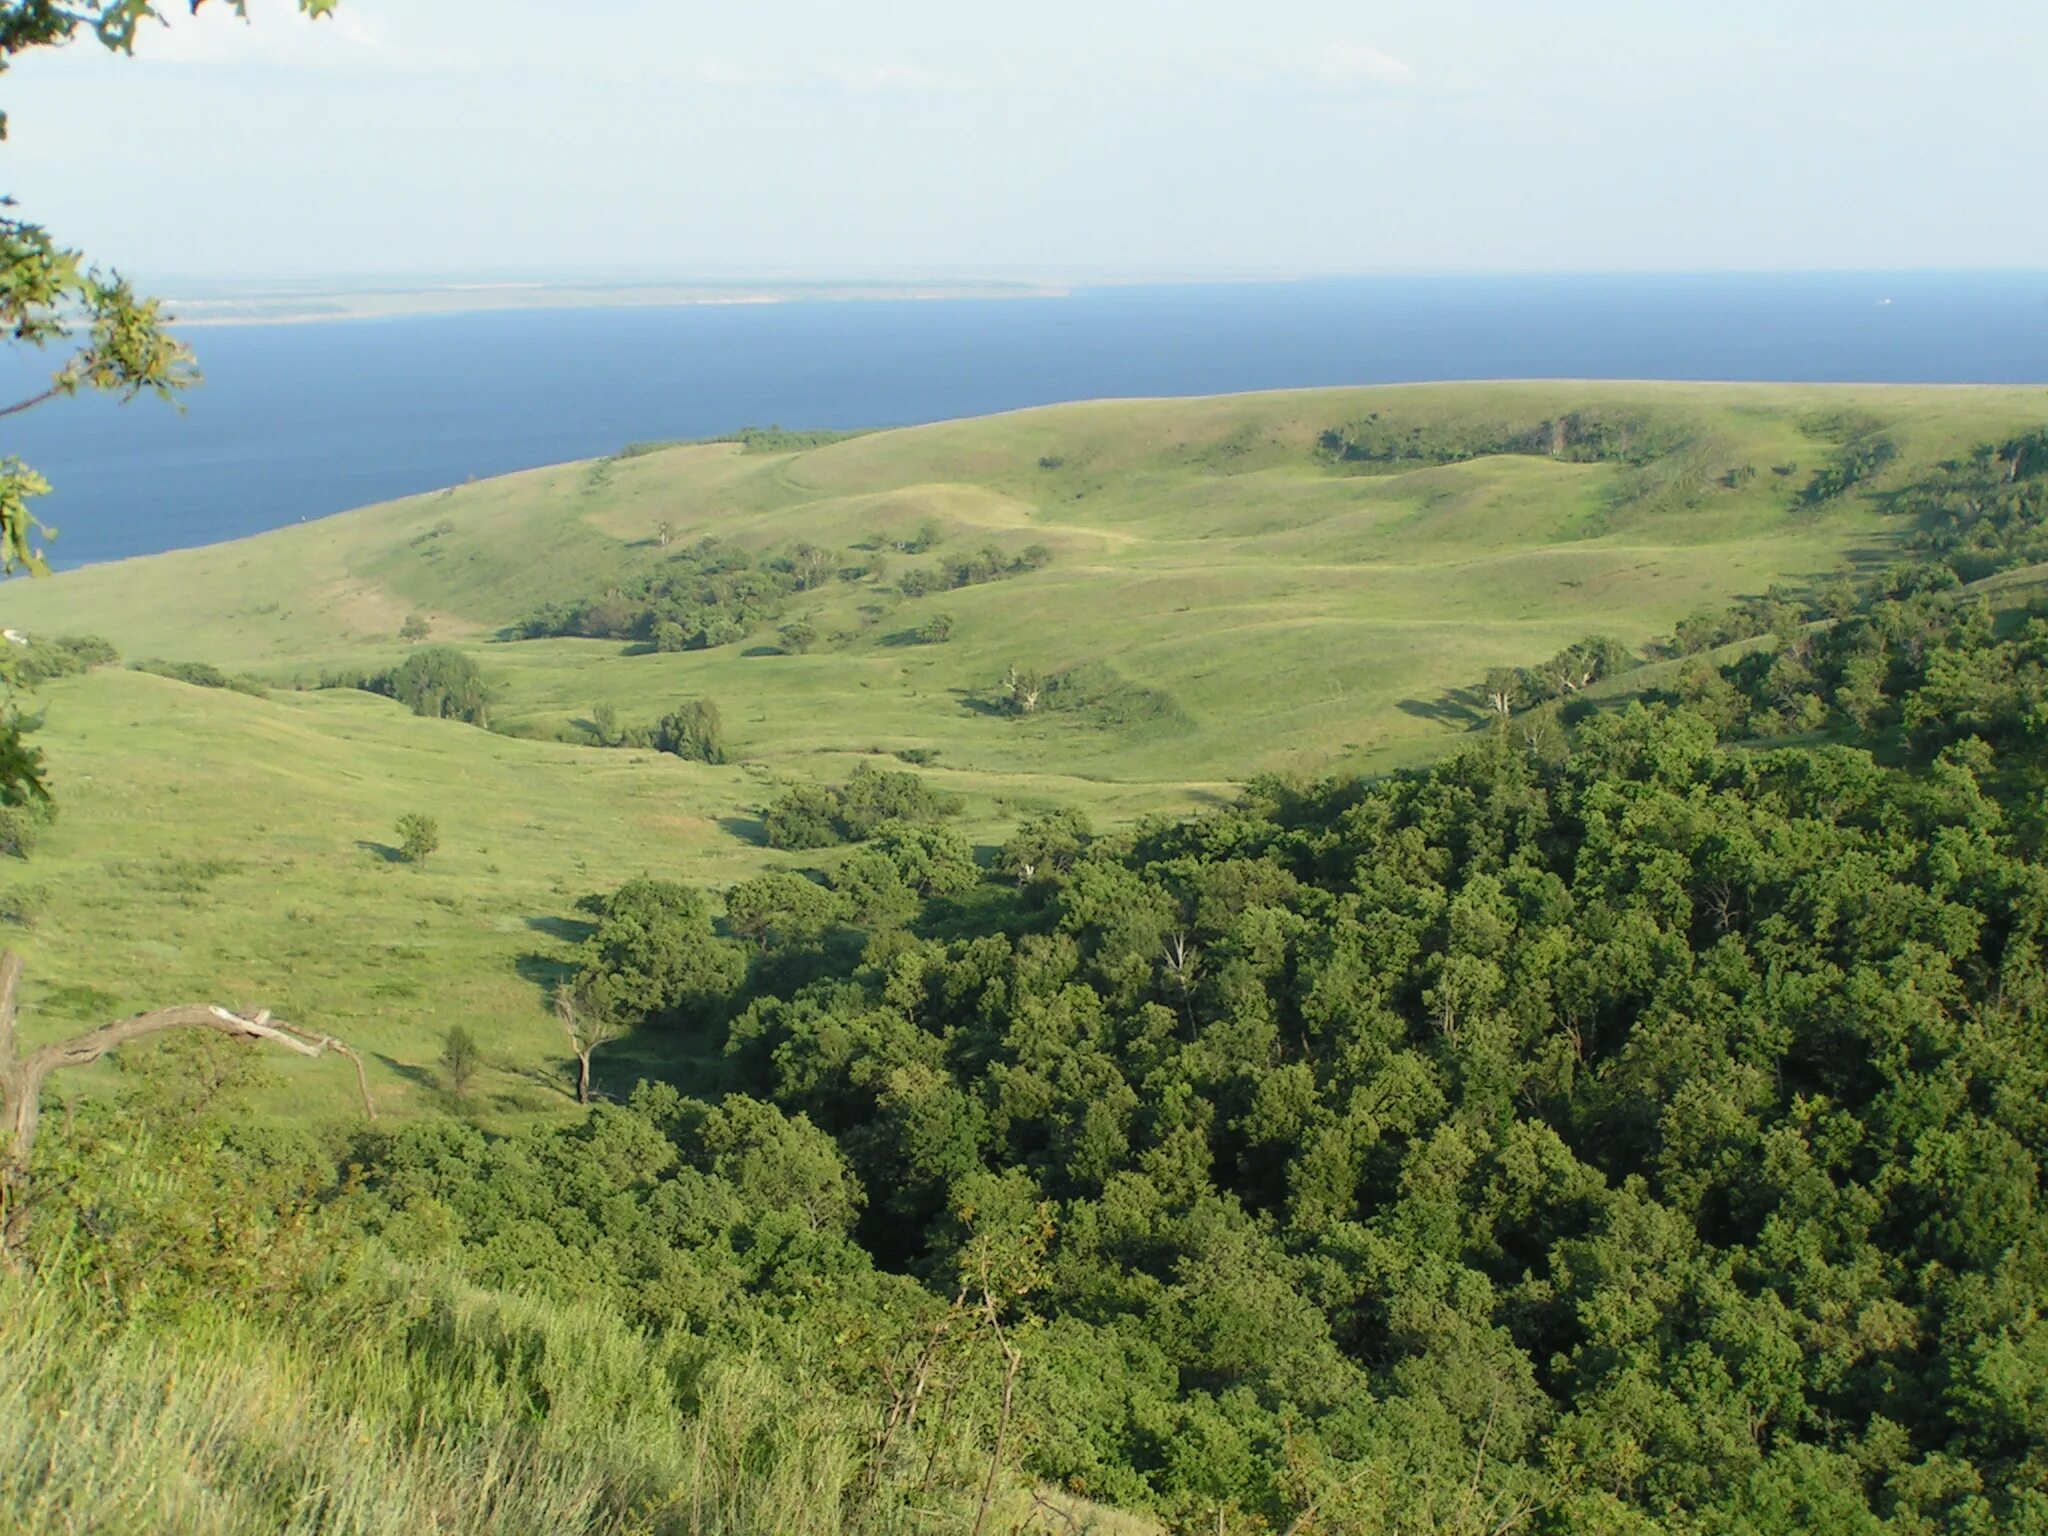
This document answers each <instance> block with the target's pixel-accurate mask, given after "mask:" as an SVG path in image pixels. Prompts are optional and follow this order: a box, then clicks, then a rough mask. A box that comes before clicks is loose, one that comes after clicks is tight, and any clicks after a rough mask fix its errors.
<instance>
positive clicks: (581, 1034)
mask: <svg viewBox="0 0 2048 1536" xmlns="http://www.w3.org/2000/svg"><path fill="white" fill-rule="evenodd" d="M555 1017H556V1019H558V1020H559V1021H560V1022H561V1025H562V1033H564V1034H565V1035H567V1036H568V1037H569V1049H570V1050H571V1051H574V1052H575V1053H576V1102H577V1103H578V1104H588V1103H589V1102H590V1058H591V1057H592V1056H594V1055H596V1054H597V1052H598V1050H599V1049H600V1048H601V1047H603V1046H607V1045H610V1044H611V1043H612V1042H613V1041H614V1040H616V1039H618V1038H619V1036H620V1035H622V1034H624V1033H625V1032H626V1031H625V1026H623V1025H622V1024H620V1023H619V1021H618V1020H617V1019H616V1018H615V1017H614V1016H613V1015H612V1013H611V1012H610V1011H609V1010H608V1009H607V1008H606V1007H605V1006H604V1001H603V999H602V998H600V997H598V996H597V995H595V993H594V992H593V991H592V989H590V988H588V987H579V986H577V985H576V984H575V983H573V982H567V981H565V982H562V983H561V984H560V985H559V986H557V987H556V988H555Z"/></svg>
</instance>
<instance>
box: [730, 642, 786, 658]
mask: <svg viewBox="0 0 2048 1536" xmlns="http://www.w3.org/2000/svg"><path fill="white" fill-rule="evenodd" d="M788 654H789V653H788V652H787V651H785V650H783V648H782V647H781V646H779V645H750V646H748V647H747V648H746V649H745V650H744V651H741V652H740V655H741V656H742V657H747V656H786V655H788Z"/></svg>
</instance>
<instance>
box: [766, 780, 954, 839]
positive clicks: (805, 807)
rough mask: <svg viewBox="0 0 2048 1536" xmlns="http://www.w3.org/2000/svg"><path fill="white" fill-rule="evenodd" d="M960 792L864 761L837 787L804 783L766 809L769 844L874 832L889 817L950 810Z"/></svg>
mask: <svg viewBox="0 0 2048 1536" xmlns="http://www.w3.org/2000/svg"><path fill="white" fill-rule="evenodd" d="M959 809H960V798H959V796H957V795H948V794H945V793H943V792H941V791H938V790H934V789H932V788H931V787H930V786H928V785H927V784H926V783H925V782H924V780H922V779H920V778H919V777H918V776H917V775H916V774H914V773H902V772H896V771H892V770H889V769H883V768H876V767H874V766H872V765H871V764H868V763H862V764H861V765H860V767H858V768H856V769H855V770H854V771H853V777H852V778H850V779H848V780H847V781H846V782H845V783H844V784H842V785H840V786H839V787H838V788H837V789H827V788H823V787H821V786H818V785H812V784H800V785H798V786H797V787H795V788H794V789H791V790H790V791H789V792H788V793H787V794H785V795H783V796H782V798H781V799H779V800H777V801H776V802H775V803H774V804H772V805H770V806H769V807H768V808H767V809H766V810H765V811H764V812H763V813H762V820H763V821H764V822H765V823H766V825H767V830H768V846H769V847H771V848H829V847H831V846H832V845H833V844H835V843H848V842H851V843H857V842H861V841H864V840H865V839H867V838H869V837H872V836H873V835H874V834H875V833H876V832H877V831H878V830H880V829H881V828H882V827H884V826H886V825H888V824H889V823H891V822H899V821H901V822H929V821H936V820H938V819H939V818H940V817H943V816H951V815H953V814H954V813H955V812H957V811H958V810H959Z"/></svg>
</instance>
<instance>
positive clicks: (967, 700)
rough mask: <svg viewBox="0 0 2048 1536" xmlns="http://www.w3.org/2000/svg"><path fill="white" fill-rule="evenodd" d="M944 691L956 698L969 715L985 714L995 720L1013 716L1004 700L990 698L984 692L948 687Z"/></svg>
mask: <svg viewBox="0 0 2048 1536" xmlns="http://www.w3.org/2000/svg"><path fill="white" fill-rule="evenodd" d="M946 692H947V693H948V694H950V695H951V696H952V697H954V698H956V699H958V700H959V701H960V707H961V708H962V709H964V710H966V711H967V712H968V713H969V714H970V715H986V716H988V717H990V718H991V719H996V720H1008V719H1011V718H1013V717H1012V716H1011V714H1010V710H1009V706H1008V704H1007V702H1006V701H1003V700H999V699H992V698H990V697H989V696H988V695H987V694H985V693H977V692H975V691H974V690H973V689H969V688H948V689H947V690H946Z"/></svg>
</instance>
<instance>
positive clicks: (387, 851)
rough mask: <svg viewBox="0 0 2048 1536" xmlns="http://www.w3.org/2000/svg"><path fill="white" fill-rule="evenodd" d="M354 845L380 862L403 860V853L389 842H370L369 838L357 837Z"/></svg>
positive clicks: (388, 862) (401, 861)
mask: <svg viewBox="0 0 2048 1536" xmlns="http://www.w3.org/2000/svg"><path fill="white" fill-rule="evenodd" d="M356 846H357V847H358V848H360V849H362V850H363V852H365V853H367V854H369V855H370V857H372V858H374V859H376V860H377V861H378V862H380V863H384V864H403V863H404V862H405V855H404V854H403V853H400V852H399V851H398V850H397V849H396V848H394V847H392V846H391V845H390V844H389V843H378V842H372V841H371V840H370V839H369V838H366V837H359V838H357V839H356Z"/></svg>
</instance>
